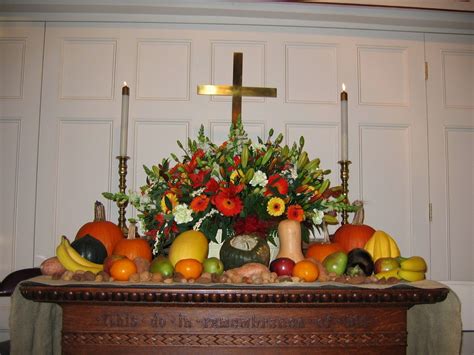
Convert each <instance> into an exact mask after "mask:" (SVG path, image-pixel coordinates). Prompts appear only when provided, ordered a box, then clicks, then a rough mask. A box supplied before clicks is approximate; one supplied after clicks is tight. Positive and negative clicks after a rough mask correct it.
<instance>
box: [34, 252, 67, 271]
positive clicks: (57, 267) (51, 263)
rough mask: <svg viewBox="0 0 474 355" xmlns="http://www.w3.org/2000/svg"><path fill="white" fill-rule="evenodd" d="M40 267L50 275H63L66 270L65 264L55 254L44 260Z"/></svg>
mask: <svg viewBox="0 0 474 355" xmlns="http://www.w3.org/2000/svg"><path fill="white" fill-rule="evenodd" d="M40 269H41V273H42V274H43V275H48V276H52V275H54V274H61V275H62V274H63V273H64V272H65V271H66V269H65V268H64V266H63V265H62V264H61V263H60V262H59V259H58V258H57V257H55V256H53V257H52V258H49V259H46V260H45V261H43V262H42V263H41V265H40Z"/></svg>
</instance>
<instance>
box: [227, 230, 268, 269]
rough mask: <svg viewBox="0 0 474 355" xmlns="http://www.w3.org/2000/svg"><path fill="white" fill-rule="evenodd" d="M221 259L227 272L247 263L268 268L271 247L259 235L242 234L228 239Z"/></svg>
mask: <svg viewBox="0 0 474 355" xmlns="http://www.w3.org/2000/svg"><path fill="white" fill-rule="evenodd" d="M219 256H220V259H221V260H222V262H223V263H224V268H225V270H229V269H234V268H236V267H240V266H242V265H244V264H247V263H260V264H263V265H265V266H268V263H269V262H270V247H269V246H268V243H267V241H266V240H265V239H263V238H261V237H259V236H257V235H248V234H242V235H237V236H234V237H232V238H229V239H227V240H226V241H225V242H224V243H223V244H222V247H221V250H220V253H219Z"/></svg>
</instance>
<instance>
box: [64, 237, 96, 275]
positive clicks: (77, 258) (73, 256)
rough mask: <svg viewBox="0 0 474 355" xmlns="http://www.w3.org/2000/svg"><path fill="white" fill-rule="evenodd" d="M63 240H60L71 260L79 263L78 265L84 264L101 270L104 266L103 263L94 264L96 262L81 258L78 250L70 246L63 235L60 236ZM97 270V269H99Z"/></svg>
mask: <svg viewBox="0 0 474 355" xmlns="http://www.w3.org/2000/svg"><path fill="white" fill-rule="evenodd" d="M62 238H63V240H62V243H64V246H65V248H66V250H67V253H68V254H69V256H70V257H71V259H72V260H74V261H75V262H76V263H78V264H80V265H84V266H86V267H91V268H94V269H100V270H103V268H104V265H102V264H96V263H93V262H92V261H89V260H87V259H86V258H83V257H82V256H81V255H80V254H79V253H78V252H77V250H76V249H74V248H73V247H72V246H71V243H69V240H68V239H67V238H66V237H65V236H63V237H62ZM100 270H99V271H100Z"/></svg>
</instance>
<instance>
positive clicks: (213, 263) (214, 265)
mask: <svg viewBox="0 0 474 355" xmlns="http://www.w3.org/2000/svg"><path fill="white" fill-rule="evenodd" d="M202 266H203V268H204V270H203V271H204V272H208V273H210V274H217V275H222V273H223V272H224V263H223V262H222V261H221V260H219V259H218V258H216V257H212V258H207V259H206V260H204V262H203V263H202Z"/></svg>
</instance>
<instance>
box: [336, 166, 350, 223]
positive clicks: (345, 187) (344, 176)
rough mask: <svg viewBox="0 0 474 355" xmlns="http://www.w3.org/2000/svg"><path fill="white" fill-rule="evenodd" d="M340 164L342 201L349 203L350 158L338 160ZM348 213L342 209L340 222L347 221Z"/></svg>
mask: <svg viewBox="0 0 474 355" xmlns="http://www.w3.org/2000/svg"><path fill="white" fill-rule="evenodd" d="M338 163H339V164H341V175H340V176H341V182H342V193H343V194H344V196H345V198H344V202H346V203H349V198H348V195H349V164H350V163H351V161H350V160H340V161H339V162H338ZM348 215H349V213H348V212H347V209H345V208H344V209H343V210H342V224H346V223H347V217H348Z"/></svg>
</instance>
